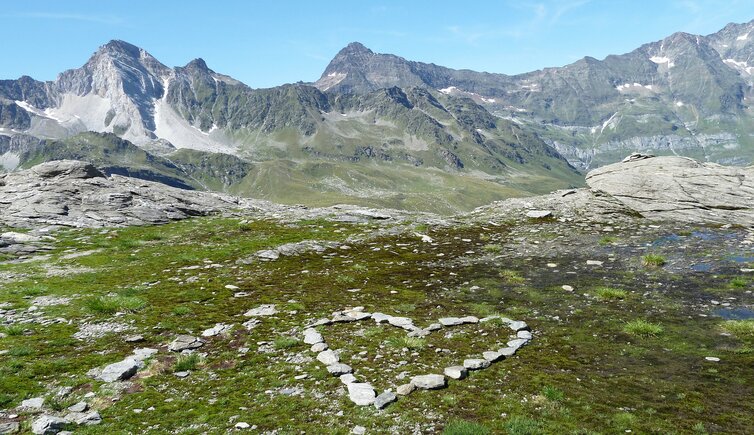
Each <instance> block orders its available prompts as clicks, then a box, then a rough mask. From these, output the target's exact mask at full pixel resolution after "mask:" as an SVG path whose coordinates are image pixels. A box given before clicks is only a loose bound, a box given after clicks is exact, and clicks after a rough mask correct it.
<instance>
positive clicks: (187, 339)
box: [168, 335, 204, 352]
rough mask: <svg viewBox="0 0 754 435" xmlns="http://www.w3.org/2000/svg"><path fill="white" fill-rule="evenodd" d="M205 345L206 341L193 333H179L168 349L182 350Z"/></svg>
mask: <svg viewBox="0 0 754 435" xmlns="http://www.w3.org/2000/svg"><path fill="white" fill-rule="evenodd" d="M203 345H204V342H203V341H202V340H200V339H199V338H197V337H193V336H191V335H179V336H178V337H176V338H175V340H173V341H172V342H171V343H170V344H169V345H168V350H172V351H173V352H181V351H184V350H188V349H198V348H200V347H202V346H203Z"/></svg>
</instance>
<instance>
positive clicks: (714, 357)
mask: <svg viewBox="0 0 754 435" xmlns="http://www.w3.org/2000/svg"><path fill="white" fill-rule="evenodd" d="M704 359H705V360H707V361H710V362H720V358H718V357H716V356H706V357H704Z"/></svg>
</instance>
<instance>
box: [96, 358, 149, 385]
mask: <svg viewBox="0 0 754 435" xmlns="http://www.w3.org/2000/svg"><path fill="white" fill-rule="evenodd" d="M138 370H139V362H138V361H136V360H135V359H131V358H129V359H124V360H123V361H119V362H117V363H114V364H110V365H109V366H106V367H105V368H104V369H102V373H100V374H99V376H97V378H99V379H100V380H102V381H105V382H117V381H125V380H126V379H129V378H130V377H132V376H133V375H135V374H136V372H137V371H138Z"/></svg>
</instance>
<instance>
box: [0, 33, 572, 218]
mask: <svg viewBox="0 0 754 435" xmlns="http://www.w3.org/2000/svg"><path fill="white" fill-rule="evenodd" d="M0 103H1V104H0V137H3V136H5V137H7V138H15V137H18V136H31V137H36V138H39V139H41V140H46V141H47V142H44V144H45V145H44V146H40V145H39V144H31V143H30V142H29V141H28V140H27V139H15V142H14V140H11V139H6V142H7V146H5V151H3V152H2V153H0V163H2V164H3V166H5V167H7V169H12V168H14V167H16V166H19V165H20V166H24V165H27V163H28V162H34V163H38V162H40V161H42V160H43V159H45V158H47V159H52V158H69V159H83V158H85V157H86V155H87V153H90V154H91V156H92V157H91V159H92V160H95V161H97V162H98V164H101V165H105V166H106V168H105V169H107V168H115V167H118V168H121V169H120V170H121V171H126V170H128V173H129V174H130V175H132V176H137V177H141V178H145V179H150V180H151V179H156V178H155V177H158V178H159V177H162V179H163V180H166V182H168V184H171V185H181V186H184V187H190V188H202V189H211V190H222V191H232V192H233V193H237V194H242V195H254V196H257V197H264V198H268V199H273V200H276V201H281V202H293V201H295V202H304V203H306V204H314V203H316V204H317V205H325V204H329V203H334V202H357V203H360V204H365V205H372V204H373V205H380V206H390V207H399V208H405V207H408V208H418V209H434V208H436V207H439V208H440V209H442V210H444V211H447V212H453V211H457V210H460V209H468V208H470V207H474V206H478V205H481V204H483V203H486V202H489V201H490V200H494V199H502V198H505V197H509V196H520V195H527V194H531V193H543V192H545V191H546V190H550V189H554V188H565V187H569V186H577V185H581V184H582V183H583V177H582V175H581V174H579V173H578V172H577V171H576V170H575V169H574V168H573V167H571V166H570V165H569V164H568V162H567V161H566V160H565V159H564V158H563V157H562V156H561V155H560V154H559V153H558V152H557V151H555V150H554V149H552V148H551V147H550V146H548V145H547V144H546V143H545V142H544V141H543V140H542V139H541V138H540V137H538V136H537V135H536V134H534V133H532V132H530V131H528V130H527V129H524V128H521V126H519V125H517V124H516V123H515V122H511V121H509V120H505V119H502V118H499V117H495V116H493V115H491V114H490V113H489V112H488V111H487V110H486V109H485V108H484V107H482V106H480V105H479V104H477V103H476V102H474V101H473V100H472V99H469V98H466V97H465V96H452V95H445V94H443V93H442V92H439V91H436V90H432V89H427V88H425V87H389V88H375V89H374V90H372V91H371V92H367V93H363V94H356V93H338V94H334V93H332V92H322V91H321V90H320V89H318V88H316V87H314V86H310V85H306V84H300V83H299V84H289V85H283V86H278V87H274V88H270V89H252V88H250V87H248V86H247V85H245V84H243V83H241V82H239V81H237V80H235V79H233V78H231V77H229V76H226V75H223V74H219V73H217V72H215V71H213V70H212V69H210V68H209V67H208V66H207V64H206V62H204V61H203V60H202V59H195V60H193V61H191V62H189V63H188V64H187V65H185V66H183V67H175V68H169V67H166V66H165V65H163V64H162V63H160V62H159V61H158V60H157V59H155V58H154V57H153V56H152V55H150V54H149V53H148V52H146V51H145V50H143V49H141V48H138V47H136V46H133V45H131V44H128V43H126V42H123V41H111V42H109V43H108V44H105V45H104V46H102V47H100V48H99V49H98V50H97V51H96V52H95V53H94V54H93V55H92V57H91V58H90V59H89V61H87V63H86V64H85V65H84V66H82V67H81V68H78V69H73V70H69V71H65V72H63V73H62V74H60V75H59V76H58V78H57V79H56V80H55V81H51V82H39V81H35V80H33V79H31V78H29V77H22V78H20V79H18V80H5V81H1V82H0ZM88 131H92V132H99V133H105V134H109V135H111V136H107V137H101V136H92V135H87V134H84V133H86V132H88ZM113 137H118V138H120V139H122V140H127V141H128V142H129V143H130V144H133V145H135V147H134V146H133V145H131V147H128V152H126V153H125V155H126V156H128V157H129V159H130V160H129V159H127V160H129V161H127V162H124V160H123V159H120V160H118V161H117V162H112V161H109V160H108V159H104V160H103V159H102V156H103V151H102V150H99V151H97V150H95V149H93V148H92V146H91V144H92V143H97V144H99V146H101V147H103V150H110V151H111V152H109V154H108V155H109V156H110V157H112V156H115V155H118V156H121V155H122V154H123V153H121V152H120V151H119V152H112V149H113V147H114V148H115V149H117V150H123V149H125V148H124V146H123V145H122V144H114V143H113ZM94 139H96V140H94ZM12 142H14V143H16V144H18V143H23V144H24V146H10V143H12ZM1 144H2V142H1V141H0V145H1ZM133 148H136V149H139V150H140V151H141V152H143V153H146V155H139V154H138V153H135V152H132V151H134V149H133ZM0 151H2V149H0ZM210 153H221V154H222V156H223V157H221V158H215V157H212V156H211V155H210ZM160 159H164V160H166V161H167V162H170V163H171V164H172V165H173V167H170V168H169V169H168V167H169V166H170V165H166V164H163V163H164V162H162V160H160ZM145 164H146V167H145ZM231 168H232V169H231ZM228 170H231V173H230V174H228V173H226V171H228ZM111 172H112V171H111ZM260 174H266V176H261V175H260ZM383 177H387V178H390V179H389V180H388V179H383Z"/></svg>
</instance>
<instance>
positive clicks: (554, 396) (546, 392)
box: [541, 385, 565, 402]
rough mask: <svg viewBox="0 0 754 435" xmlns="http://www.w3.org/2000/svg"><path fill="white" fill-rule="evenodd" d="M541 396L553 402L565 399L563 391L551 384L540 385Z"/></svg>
mask: <svg viewBox="0 0 754 435" xmlns="http://www.w3.org/2000/svg"><path fill="white" fill-rule="evenodd" d="M541 394H542V396H544V397H545V398H547V400H551V401H553V402H562V401H563V399H565V393H563V391H562V390H560V389H558V388H556V387H553V386H552V385H545V386H544V387H542V393H541Z"/></svg>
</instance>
